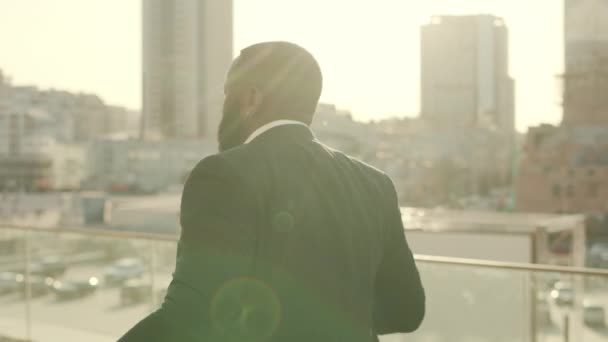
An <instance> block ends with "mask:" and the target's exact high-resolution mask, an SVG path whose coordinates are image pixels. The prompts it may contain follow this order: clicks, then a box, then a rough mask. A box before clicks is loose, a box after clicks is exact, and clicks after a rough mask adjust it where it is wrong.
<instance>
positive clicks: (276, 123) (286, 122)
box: [245, 120, 308, 144]
mask: <svg viewBox="0 0 608 342" xmlns="http://www.w3.org/2000/svg"><path fill="white" fill-rule="evenodd" d="M285 125H302V126H306V127H308V125H307V124H305V123H303V122H300V121H296V120H276V121H271V122H269V123H267V124H265V125H263V126H261V127H259V128H258V129H256V130H255V131H253V133H251V135H250V136H249V138H247V140H245V144H249V143H250V142H251V141H252V140H253V139H255V138H257V137H258V136H260V135H261V134H262V133H264V132H266V131H268V130H270V129H273V128H275V127H279V126H285Z"/></svg>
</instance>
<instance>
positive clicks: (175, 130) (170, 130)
mask: <svg viewBox="0 0 608 342" xmlns="http://www.w3.org/2000/svg"><path fill="white" fill-rule="evenodd" d="M142 13H143V21H142V22H143V53H142V55H143V63H142V65H143V115H142V125H141V135H142V138H144V139H152V140H154V139H162V138H175V139H197V138H210V137H212V136H213V135H214V134H215V131H216V129H217V126H218V125H219V120H220V117H221V106H222V102H223V85H224V77H225V73H226V71H227V70H228V68H229V66H230V63H231V61H232V54H233V53H232V49H233V48H232V36H233V27H232V21H233V20H232V17H233V15H232V0H143V9H142Z"/></svg>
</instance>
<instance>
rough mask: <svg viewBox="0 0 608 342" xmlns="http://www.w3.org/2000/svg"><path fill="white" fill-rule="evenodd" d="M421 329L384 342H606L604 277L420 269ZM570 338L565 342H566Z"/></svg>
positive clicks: (607, 281) (435, 266)
mask: <svg viewBox="0 0 608 342" xmlns="http://www.w3.org/2000/svg"><path fill="white" fill-rule="evenodd" d="M419 269H420V272H421V276H422V278H423V282H424V286H425V289H426V295H427V315H426V318H425V320H424V322H423V324H422V326H421V328H420V329H419V330H418V331H417V332H415V333H413V334H409V335H407V336H405V335H391V336H384V337H383V338H382V341H383V342H401V341H408V342H410V341H414V342H415V341H420V342H438V341H450V342H451V341H454V342H465V341H466V342H476V341H501V342H502V341H504V342H510V341H513V342H515V341H535V342H545V341H546V342H551V341H584V342H587V341H591V342H593V341H598V342H599V341H605V340H606V338H608V329H607V328H606V323H607V321H606V314H605V310H608V277H599V276H598V277H591V276H585V277H583V276H573V275H569V274H560V273H547V272H528V271H517V270H505V269H491V268H480V267H471V266H457V265H449V264H431V263H419ZM566 335H568V339H566V338H565V336H566Z"/></svg>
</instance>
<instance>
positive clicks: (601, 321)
mask: <svg viewBox="0 0 608 342" xmlns="http://www.w3.org/2000/svg"><path fill="white" fill-rule="evenodd" d="M583 309H584V310H583V320H584V321H585V325H587V326H590V327H597V328H602V327H604V326H605V325H606V311H605V310H604V307H602V306H600V305H597V304H593V303H590V302H584V303H583Z"/></svg>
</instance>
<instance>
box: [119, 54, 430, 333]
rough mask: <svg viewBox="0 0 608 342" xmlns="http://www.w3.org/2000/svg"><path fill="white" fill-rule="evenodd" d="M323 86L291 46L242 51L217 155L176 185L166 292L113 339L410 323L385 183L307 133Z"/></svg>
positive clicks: (421, 300) (419, 310)
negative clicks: (177, 211)
mask: <svg viewBox="0 0 608 342" xmlns="http://www.w3.org/2000/svg"><path fill="white" fill-rule="evenodd" d="M321 88H322V75H321V70H320V68H319V65H318V64H317V62H316V61H315V59H314V58H313V56H312V55H311V54H310V53H308V52H307V51H306V50H304V49H303V48H301V47H299V46H297V45H294V44H291V43H287V42H268V43H261V44H257V45H253V46H251V47H248V48H246V49H244V50H243V51H241V54H240V56H239V57H238V58H237V59H236V60H235V62H234V63H233V65H232V67H231V69H230V71H229V73H228V77H227V81H226V85H225V95H226V98H225V103H224V113H223V119H222V122H221V124H220V129H219V146H220V151H221V152H220V153H219V154H216V155H213V156H210V157H208V158H205V159H204V160H202V161H201V162H200V163H199V164H198V165H197V166H196V167H195V168H194V170H193V171H192V173H191V174H190V176H189V178H188V180H187V182H186V184H185V187H184V192H183V197H182V203H181V216H180V219H181V225H182V232H181V237H180V241H179V244H178V255H177V264H176V268H175V273H174V275H173V281H172V283H171V285H170V287H169V289H168V294H167V296H166V299H165V301H164V303H163V305H162V307H161V308H160V309H159V310H158V311H156V312H155V313H153V314H151V315H150V316H149V317H147V318H146V319H144V320H143V321H142V322H140V323H139V324H138V325H136V326H135V327H134V328H133V329H132V330H131V331H129V332H128V333H127V334H126V335H125V336H124V337H123V338H122V339H121V341H125V342H131V341H235V342H236V341H255V342H257V341H260V342H262V341H289V342H291V341H294V342H299V341H302V342H304V341H306V342H311V341H314V342H325V341H327V342H329V341H332V342H334V341H335V342H337V341H345V342H346V341H352V342H357V341H361V342H371V341H377V335H380V334H390V333H399V332H411V331H414V330H416V329H417V328H418V326H419V325H420V324H421V322H422V319H423V317H424V312H425V296H424V290H423V287H422V284H421V281H420V277H419V274H418V271H417V269H416V265H415V264H414V259H413V257H412V253H411V252H410V249H409V247H408V245H407V242H406V239H405V236H404V230H403V225H402V221H401V215H400V211H399V206H398V203H397V196H396V192H395V189H394V186H393V184H392V182H391V180H390V179H389V177H388V176H386V175H385V174H384V173H382V172H381V171H378V170H377V169H374V168H373V167H371V166H369V165H366V164H364V163H362V162H360V161H358V160H356V159H353V158H351V157H349V156H347V155H345V154H343V153H340V152H338V151H336V150H333V149H331V148H329V147H327V146H325V145H323V144H322V143H320V142H319V141H318V140H317V139H316V138H315V136H314V135H313V133H312V132H311V130H310V129H309V125H310V124H311V122H312V120H313V114H314V112H315V110H316V106H317V104H318V100H319V97H320V94H321Z"/></svg>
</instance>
